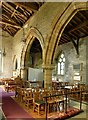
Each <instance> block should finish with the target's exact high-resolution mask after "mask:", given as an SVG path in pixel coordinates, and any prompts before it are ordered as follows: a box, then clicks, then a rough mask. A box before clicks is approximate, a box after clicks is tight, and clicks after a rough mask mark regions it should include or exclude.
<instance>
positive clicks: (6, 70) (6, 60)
mask: <svg viewBox="0 0 88 120" xmlns="http://www.w3.org/2000/svg"><path fill="white" fill-rule="evenodd" d="M12 42H13V37H11V36H10V35H9V34H8V33H6V32H3V34H2V45H1V46H2V48H1V49H2V53H3V51H4V49H5V52H6V55H5V56H3V54H2V64H3V66H2V72H1V73H0V78H8V77H12V45H13V44H12Z"/></svg>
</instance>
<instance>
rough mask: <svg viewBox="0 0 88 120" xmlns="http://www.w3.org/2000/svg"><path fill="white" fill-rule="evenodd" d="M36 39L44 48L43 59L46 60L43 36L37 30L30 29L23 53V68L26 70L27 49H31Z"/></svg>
mask: <svg viewBox="0 0 88 120" xmlns="http://www.w3.org/2000/svg"><path fill="white" fill-rule="evenodd" d="M35 38H37V39H38V40H39V42H40V45H41V48H42V58H44V57H43V56H44V54H43V50H44V38H43V36H42V34H41V32H40V31H39V30H38V29H37V28H35V27H34V28H32V27H31V28H30V30H29V31H28V33H27V35H26V44H25V46H24V47H23V49H22V53H21V63H20V65H21V67H22V68H24V67H25V56H26V52H27V49H28V47H29V49H30V48H31V45H32V43H33V41H34V40H35Z"/></svg>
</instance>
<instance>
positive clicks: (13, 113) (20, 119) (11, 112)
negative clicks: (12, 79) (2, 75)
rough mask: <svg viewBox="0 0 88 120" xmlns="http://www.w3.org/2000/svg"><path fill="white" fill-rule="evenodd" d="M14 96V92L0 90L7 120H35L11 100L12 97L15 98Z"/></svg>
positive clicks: (0, 98)
mask: <svg viewBox="0 0 88 120" xmlns="http://www.w3.org/2000/svg"><path fill="white" fill-rule="evenodd" d="M14 94H15V93H14V92H9V93H7V92H4V91H3V90H2V89H1V88H0V100H1V101H2V110H3V112H4V114H5V116H6V118H7V120H35V119H34V118H32V116H31V115H30V114H28V113H27V112H26V111H25V110H24V109H23V108H22V107H21V106H19V105H18V104H17V103H16V102H15V101H14V100H13V99H12V98H11V96H13V95H14Z"/></svg>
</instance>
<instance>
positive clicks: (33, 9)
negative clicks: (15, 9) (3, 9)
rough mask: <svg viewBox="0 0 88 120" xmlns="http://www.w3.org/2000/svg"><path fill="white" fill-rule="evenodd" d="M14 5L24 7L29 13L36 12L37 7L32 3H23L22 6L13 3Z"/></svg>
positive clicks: (19, 3) (18, 3)
mask: <svg viewBox="0 0 88 120" xmlns="http://www.w3.org/2000/svg"><path fill="white" fill-rule="evenodd" d="M14 4H15V5H19V6H20V7H24V8H25V9H27V10H29V11H30V10H31V11H33V12H36V11H37V10H38V7H37V6H36V5H35V4H34V3H32V2H30V4H24V3H23V4H22V3H21V2H14Z"/></svg>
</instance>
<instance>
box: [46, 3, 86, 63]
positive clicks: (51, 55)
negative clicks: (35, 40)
mask: <svg viewBox="0 0 88 120" xmlns="http://www.w3.org/2000/svg"><path fill="white" fill-rule="evenodd" d="M87 4H88V3H87V2H81V3H76V2H72V3H70V4H69V5H68V7H67V8H66V10H65V11H64V13H63V15H62V16H61V18H58V16H57V18H56V19H57V20H56V22H55V24H54V25H55V26H54V29H53V30H52V32H51V35H50V37H49V41H50V42H49V43H48V47H47V54H46V56H45V57H46V61H45V63H48V64H53V63H54V60H55V57H56V54H55V53H56V51H57V48H58V44H59V40H60V38H61V35H62V33H63V31H64V29H65V27H66V26H67V24H68V23H69V21H70V20H71V19H72V18H73V17H74V16H75V14H76V13H77V12H78V11H81V10H88V5H87ZM51 48H52V49H51Z"/></svg>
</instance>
